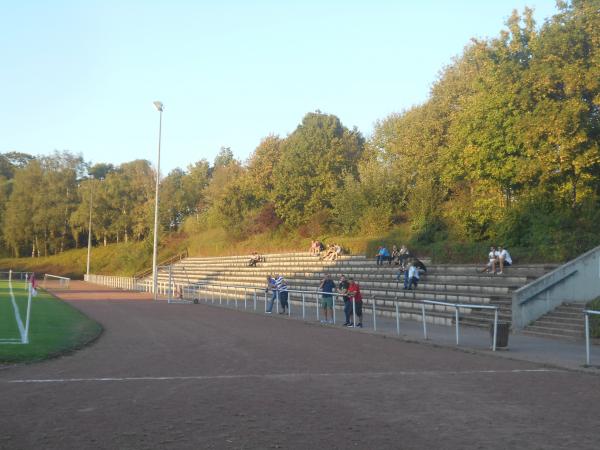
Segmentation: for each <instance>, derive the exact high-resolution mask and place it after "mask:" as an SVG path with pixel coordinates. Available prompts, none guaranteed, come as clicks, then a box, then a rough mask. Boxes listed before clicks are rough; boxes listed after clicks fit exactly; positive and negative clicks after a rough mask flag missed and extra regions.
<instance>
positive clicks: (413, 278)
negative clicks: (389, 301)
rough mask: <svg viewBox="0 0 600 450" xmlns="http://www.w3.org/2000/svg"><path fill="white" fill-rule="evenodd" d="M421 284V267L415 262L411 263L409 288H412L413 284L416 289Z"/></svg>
mask: <svg viewBox="0 0 600 450" xmlns="http://www.w3.org/2000/svg"><path fill="white" fill-rule="evenodd" d="M418 284H419V269H418V268H417V266H416V264H415V263H414V262H411V263H410V268H409V269H408V290H409V291H410V290H412V289H413V286H414V287H415V289H416V288H417V286H418Z"/></svg>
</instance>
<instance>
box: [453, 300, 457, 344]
mask: <svg viewBox="0 0 600 450" xmlns="http://www.w3.org/2000/svg"><path fill="white" fill-rule="evenodd" d="M454 309H455V311H454V317H455V319H454V321H455V322H456V345H458V306H455V307H454Z"/></svg>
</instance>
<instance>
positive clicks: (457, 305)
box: [421, 300, 499, 352]
mask: <svg viewBox="0 0 600 450" xmlns="http://www.w3.org/2000/svg"><path fill="white" fill-rule="evenodd" d="M425 305H441V306H450V307H454V317H455V320H454V322H455V329H456V345H458V344H459V309H460V308H470V309H473V308H477V309H493V310H494V332H493V337H492V351H494V352H495V351H496V339H497V336H498V309H499V307H498V306H495V305H474V304H468V305H467V304H463V303H448V302H438V301H434V300H421V313H422V315H423V335H424V336H425V339H427V321H426V320H425Z"/></svg>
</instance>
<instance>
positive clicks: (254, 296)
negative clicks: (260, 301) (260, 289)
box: [252, 289, 256, 311]
mask: <svg viewBox="0 0 600 450" xmlns="http://www.w3.org/2000/svg"><path fill="white" fill-rule="evenodd" d="M252 297H253V300H254V311H256V289H254V295H253V296H252Z"/></svg>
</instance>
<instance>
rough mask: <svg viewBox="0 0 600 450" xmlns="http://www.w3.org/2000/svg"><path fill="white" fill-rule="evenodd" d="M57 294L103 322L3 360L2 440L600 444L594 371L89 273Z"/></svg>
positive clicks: (115, 445)
mask: <svg viewBox="0 0 600 450" xmlns="http://www.w3.org/2000/svg"><path fill="white" fill-rule="evenodd" d="M58 294H59V295H60V296H61V297H63V298H65V299H66V300H67V301H68V302H70V303H71V304H72V305H73V306H75V307H76V308H78V309H80V310H81V311H83V312H84V313H85V314H87V315H88V316H90V317H92V318H93V319H95V320H97V321H98V322H100V323H101V324H102V325H103V326H104V328H105V332H104V334H103V335H102V336H101V337H100V339H99V340H98V341H97V342H96V343H94V344H93V345H91V346H89V347H87V348H85V349H83V350H80V351H78V352H76V353H73V354H71V355H68V356H64V357H61V358H58V359H55V360H50V361H47V362H44V363H38V364H32V365H24V366H12V367H3V368H2V369H1V370H0V398H1V399H2V407H1V408H0V419H1V420H0V448H1V449H29V448H37V449H41V448H43V449H86V448H90V449H147V448H166V449H169V448H173V449H179V448H190V449H191V448H195V449H196V448H208V449H212V448H226V449H229V448H231V449H233V448H235V449H248V448H261V449H262V448H298V449H306V448H312V449H317V448H361V449H387V448H405V449H412V448H415V449H416V448H419V449H423V448H426V449H438V448H444V449H467V448H477V449H490V448H498V449H510V448H515V449H517V448H518V449H523V448H527V449H551V448H557V449H558V448H561V449H564V448H578V449H581V448H589V449H592V448H594V449H596V448H598V445H599V444H598V420H599V417H600V377H599V376H596V375H590V374H585V373H579V372H569V371H564V370H558V369H552V368H547V367H543V366H540V365H536V364H532V363H526V362H518V361H511V360H507V359H503V358H495V357H492V356H485V355H480V354H469V353H465V352H461V351H456V350H452V349H445V348H437V347H433V346H429V345H423V344H413V343H407V342H403V341H401V340H397V339H391V338H385V337H383V336H377V335H371V334H368V333H365V332H361V331H359V330H353V329H342V328H341V327H339V326H338V327H333V326H320V325H317V324H310V323H305V322H301V321H297V320H290V319H287V318H282V317H275V316H264V315H260V314H251V313H245V312H242V311H235V310H231V309H225V308H219V307H216V306H209V305H202V304H199V305H193V304H189V305H183V304H172V305H169V304H167V303H165V302H153V301H148V300H149V299H148V296H147V295H144V294H134V293H133V294H132V293H126V292H122V291H118V290H110V289H104V288H100V287H98V286H93V285H86V284H85V283H74V284H73V286H72V289H70V290H69V291H64V292H60V293H58ZM91 299H93V300H95V301H89V300H91Z"/></svg>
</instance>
